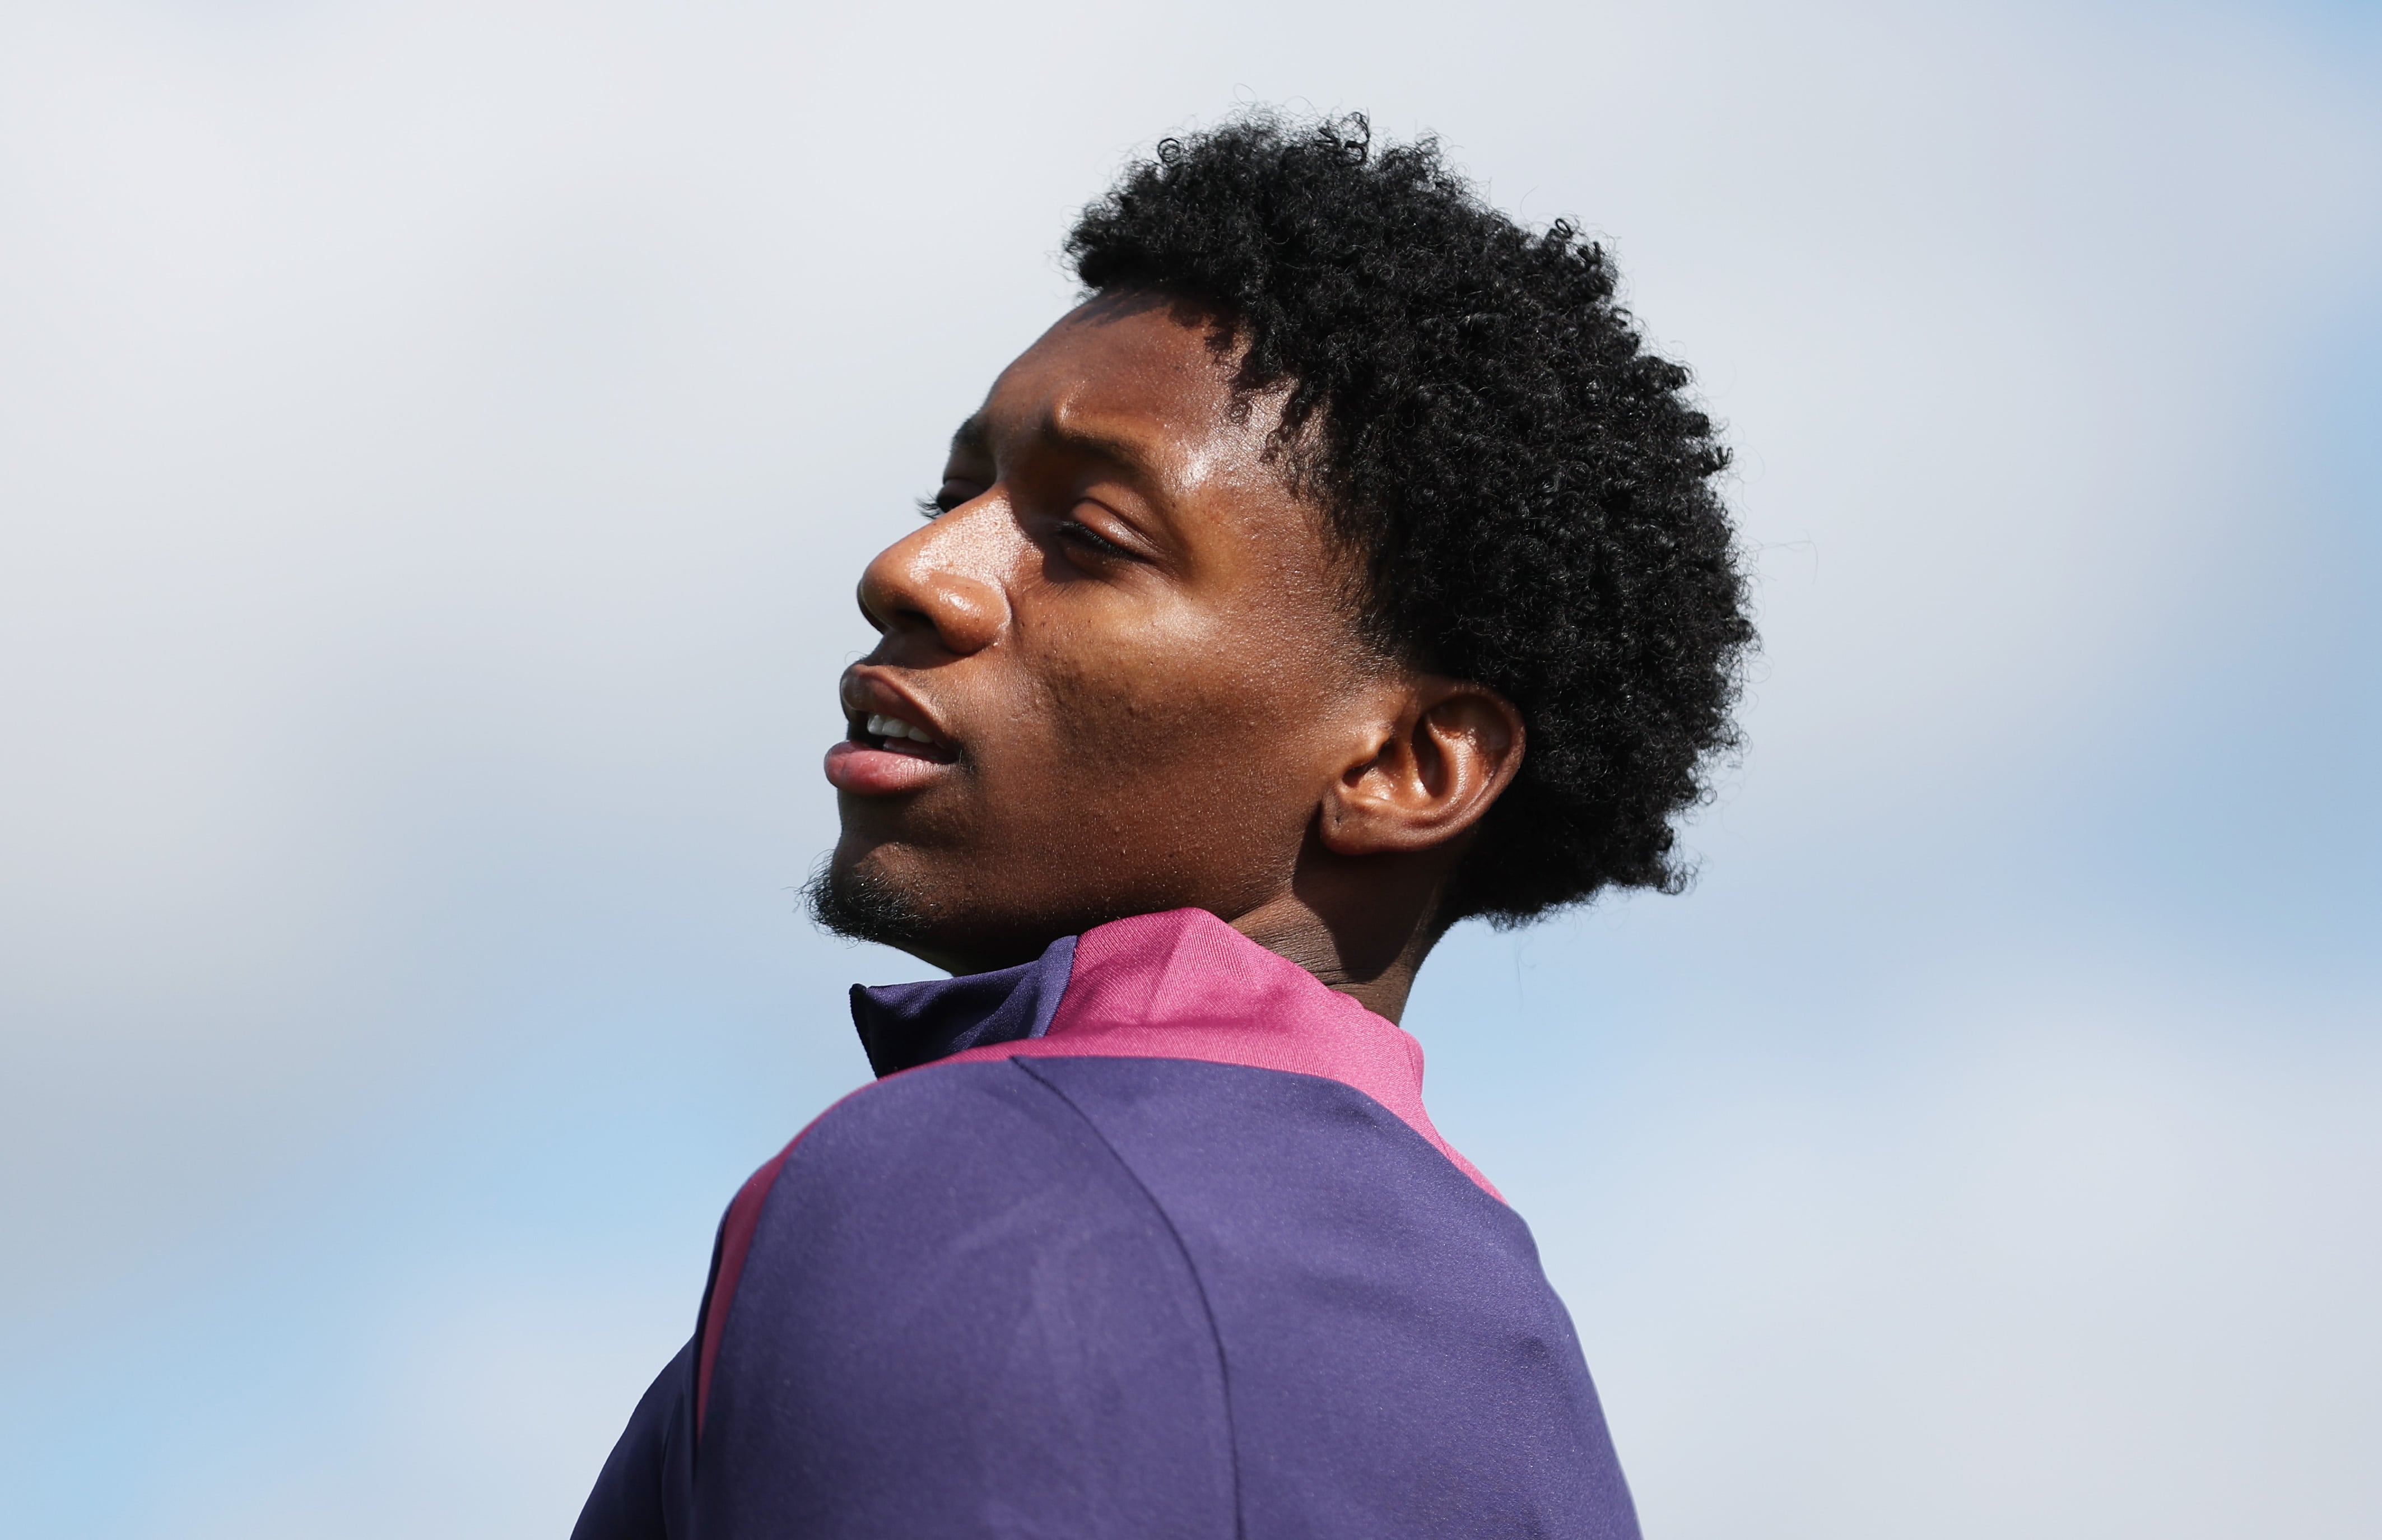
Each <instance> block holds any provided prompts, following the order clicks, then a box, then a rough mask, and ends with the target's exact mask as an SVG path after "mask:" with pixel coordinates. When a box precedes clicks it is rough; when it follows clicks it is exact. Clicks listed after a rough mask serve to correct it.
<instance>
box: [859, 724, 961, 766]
mask: <svg viewBox="0 0 2382 1540" xmlns="http://www.w3.org/2000/svg"><path fill="white" fill-rule="evenodd" d="M852 741H853V743H856V744H860V745H864V746H866V747H868V748H873V749H876V750H878V751H879V752H880V753H885V754H907V755H913V756H915V757H916V758H921V759H926V760H929V761H931V762H933V763H935V764H938V765H948V764H950V763H951V762H952V760H953V759H956V758H959V756H958V755H957V754H955V753H953V752H952V748H951V746H950V745H947V744H945V743H943V742H942V741H941V740H939V739H938V738H937V737H935V735H934V734H933V733H928V732H927V731H926V730H925V729H924V728H920V727H916V726H914V725H912V724H911V723H909V722H906V721H902V719H901V718H900V717H890V716H887V715H885V714H884V713H883V712H879V711H871V712H870V713H868V714H867V715H866V717H858V718H854V719H853V723H852Z"/></svg>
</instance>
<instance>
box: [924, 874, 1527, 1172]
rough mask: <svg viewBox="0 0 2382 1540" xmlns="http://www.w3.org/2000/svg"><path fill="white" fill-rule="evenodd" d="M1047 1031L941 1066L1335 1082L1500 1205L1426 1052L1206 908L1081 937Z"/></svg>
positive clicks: (965, 1053)
mask: <svg viewBox="0 0 2382 1540" xmlns="http://www.w3.org/2000/svg"><path fill="white" fill-rule="evenodd" d="M1049 1022H1050V1025H1049V1026H1048V1028H1047V1029H1044V1030H1043V1031H1041V1032H1040V1033H1039V1034H1038V1035H1036V1036H1033V1037H1030V1038H1025V1039H1023V1040H1020V1041H1011V1042H988V1043H984V1044H983V1045H981V1046H978V1047H971V1048H964V1049H962V1050H960V1051H959V1052H958V1053H952V1054H951V1055H949V1056H948V1057H947V1058H944V1059H941V1060H939V1061H938V1062H940V1063H944V1064H953V1063H959V1062H963V1061H965V1060H970V1059H1005V1058H1018V1057H1024V1056H1035V1057H1041V1056H1046V1055H1050V1056H1063V1057H1082V1058H1153V1059H1197V1060H1202V1061H1205V1062H1207V1063H1209V1064H1236V1065H1246V1066H1249V1067H1251V1068H1254V1069H1277V1070H1283V1071H1286V1072H1288V1073H1291V1074H1294V1075H1313V1076H1317V1077H1319V1078H1322V1079H1327V1080H1337V1081H1339V1082H1340V1083H1341V1084H1342V1085H1344V1086H1347V1087H1349V1088H1351V1089H1352V1090H1360V1091H1362V1092H1364V1093H1365V1094H1366V1095H1367V1096H1369V1097H1371V1098H1372V1099H1373V1100H1374V1101H1376V1102H1378V1103H1381V1105H1382V1106H1383V1107H1384V1108H1386V1109H1388V1110H1389V1111H1390V1112H1391V1113H1392V1114H1394V1115H1395V1116H1396V1117H1397V1118H1398V1120H1399V1121H1400V1122H1403V1123H1404V1124H1406V1127H1409V1128H1412V1129H1413V1130H1414V1131H1415V1132H1416V1133H1418V1134H1420V1135H1421V1136H1422V1137H1423V1138H1424V1139H1426V1140H1430V1144H1431V1146H1432V1147H1433V1148H1434V1149H1436V1150H1438V1151H1439V1152H1440V1153H1441V1154H1443V1155H1445V1156H1446V1157H1447V1158H1448V1159H1449V1160H1450V1161H1452V1162H1454V1163H1455V1167H1456V1169H1457V1170H1459V1171H1462V1172H1463V1173H1464V1174H1465V1175H1466V1176H1467V1177H1471V1178H1472V1180H1473V1181H1475V1182H1477V1183H1479V1184H1480V1189H1481V1190H1482V1191H1484V1192H1486V1193H1488V1194H1489V1195H1490V1196H1491V1197H1492V1198H1497V1199H1499V1201H1503V1195H1502V1194H1500V1193H1499V1192H1498V1191H1497V1189H1495V1188H1494V1187H1492V1186H1491V1185H1490V1182H1489V1179H1488V1178H1487V1177H1483V1176H1482V1175H1480V1172H1479V1171H1478V1170H1476V1169H1475V1168H1474V1167H1473V1164H1472V1163H1471V1162H1470V1161H1467V1160H1466V1159H1465V1158H1464V1157H1463V1156H1462V1155H1460V1154H1458V1153H1456V1152H1455V1150H1454V1149H1453V1148H1452V1147H1451V1146H1450V1145H1449V1144H1448V1142H1447V1140H1443V1139H1442V1138H1441V1137H1440V1135H1439V1130H1438V1129H1437V1128H1435V1127H1432V1126H1431V1121H1430V1115H1429V1114H1427V1113H1425V1112H1424V1111H1423V1105H1422V1044H1420V1043H1418V1042H1417V1041H1415V1040H1414V1039H1413V1038H1412V1037H1411V1036H1409V1035H1408V1034H1407V1033H1406V1032H1405V1031H1403V1030H1401V1029H1399V1027H1398V1026H1397V1024H1396V1023H1395V1022H1393V1021H1390V1020H1388V1019H1386V1018H1384V1017H1382V1016H1375V1015H1374V1014H1373V1013H1372V1012H1370V1011H1369V1010H1367V1009H1365V1007H1364V1006H1362V1005H1360V1004H1357V1002H1356V1001H1354V1000H1352V999H1350V998H1349V997H1348V996H1347V995H1344V994H1342V993H1340V992H1338V991H1336V990H1333V989H1332V988H1330V987H1328V986H1327V985H1325V984H1324V983H1323V981H1322V980H1320V979H1317V978H1316V977H1315V975H1313V974H1311V973H1309V972H1308V971H1307V970H1306V969H1305V968H1303V967H1299V966H1298V965H1297V964H1296V963H1294V962H1292V961H1290V959H1288V958H1286V957H1283V956H1281V955H1278V954H1275V953H1272V952H1269V951H1267V950H1266V949H1265V948H1264V947H1262V946H1259V944H1258V943H1257V942H1253V941H1251V940H1249V939H1248V938H1247V937H1246V936H1244V935H1242V934H1241V933H1240V932H1239V931H1238V930H1234V929H1233V928H1232V927H1231V926H1229V925H1227V924H1225V923H1224V922H1223V921H1222V920H1221V919H1218V918H1216V917H1215V916H1214V915H1211V914H1209V913H1208V911H1206V910H1205V909H1173V910H1169V911H1167V912H1165V913H1163V914H1155V915H1136V916H1135V917H1134V918H1131V919H1120V920H1116V921H1113V922H1111V923H1110V924H1107V925H1102V926H1098V927H1096V928H1094V929H1092V930H1087V931H1085V932H1084V934H1083V935H1082V936H1081V937H1079V938H1078V939H1077V940H1076V942H1075V947H1074V966H1073V967H1072V968H1071V969H1070V971H1069V976H1068V979H1067V983H1066V988H1065V991H1064V992H1063V993H1062V994H1061V995H1060V997H1059V1001H1058V1008H1057V1009H1056V1010H1055V1011H1054V1012H1052V1013H1051V1014H1050V1017H1049Z"/></svg>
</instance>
